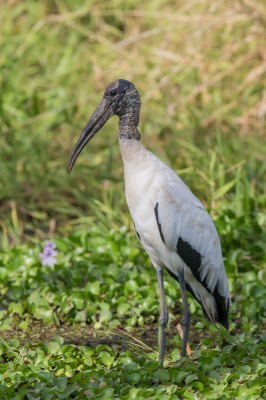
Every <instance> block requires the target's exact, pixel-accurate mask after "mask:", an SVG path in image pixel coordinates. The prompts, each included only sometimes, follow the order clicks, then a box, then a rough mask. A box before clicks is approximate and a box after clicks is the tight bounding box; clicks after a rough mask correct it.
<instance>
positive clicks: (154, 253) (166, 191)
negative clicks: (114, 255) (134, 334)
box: [119, 139, 230, 325]
mask: <svg viewBox="0 0 266 400" xmlns="http://www.w3.org/2000/svg"><path fill="white" fill-rule="evenodd" d="M119 144H120V150H121V155H122V158H123V162H124V176H125V192H126V201H127V204H128V207H129V210H130V213H131V216H132V219H133V222H134V225H135V229H136V232H137V235H138V237H139V240H140V242H141V244H142V245H143V247H144V249H145V250H146V252H147V253H148V255H149V256H150V258H151V261H152V263H153V265H154V267H155V268H162V269H165V270H167V271H168V272H169V273H170V274H171V275H172V276H174V277H175V278H176V277H177V274H178V270H180V269H183V270H184V276H185V281H186V284H187V288H188V290H189V291H191V293H192V294H193V295H194V297H195V298H196V299H197V300H198V301H199V303H200V304H201V305H202V308H203V311H204V313H205V315H206V316H207V318H208V319H209V320H210V321H213V322H221V323H223V322H222V319H223V318H222V317H221V318H220V320H221V321H220V320H219V318H218V317H217V315H218V314H219V313H221V310H220V311H219V310H218V308H219V304H218V303H219V302H220V303H221V301H222V303H223V305H222V306H223V307H225V309H227V312H228V307H229V304H230V292H229V287H228V282H227V277H226V272H225V268H224V264H223V259H222V252H221V245H220V240H219V237H218V233H217V231H216V228H215V226H214V223H213V221H212V219H211V217H210V215H209V214H208V212H207V211H206V210H205V208H204V206H203V205H202V204H201V202H200V201H199V200H198V199H197V198H196V197H195V196H194V195H193V193H192V192H191V191H190V190H189V188H188V187H187V186H186V185H185V184H184V182H183V181H182V180H181V179H180V178H179V177H178V176H177V175H176V173H175V172H174V171H173V170H171V169H170V168H169V167H168V166H167V165H165V164H164V163H163V162H162V161H160V160H159V159H158V158H157V157H155V156H154V155H153V154H152V153H150V152H149V151H148V150H147V149H145V147H143V146H142V145H141V143H140V142H139V141H138V140H134V139H120V140H119ZM179 238H180V240H181V242H179V243H181V244H182V243H183V244H185V245H187V244H188V245H189V246H190V247H191V249H192V250H191V251H192V252H193V250H195V251H196V252H197V253H196V252H194V253H195V254H199V255H200V258H201V261H200V267H199V268H198V269H197V271H195V269H194V270H193V271H192V269H191V265H190V266H188V265H187V264H186V262H184V259H185V260H186V259H187V258H186V257H187V256H186V255H185V257H183V259H182V258H181V257H180V256H179V254H178V252H177V243H178V240H179ZM196 278H197V279H196ZM176 279H177V278H176ZM215 293H216V296H215ZM217 296H218V297H219V299H218V297H217ZM217 299H218V300H217ZM217 301H218V303H217ZM220 306H221V305H220ZM224 325H226V323H225V324H224Z"/></svg>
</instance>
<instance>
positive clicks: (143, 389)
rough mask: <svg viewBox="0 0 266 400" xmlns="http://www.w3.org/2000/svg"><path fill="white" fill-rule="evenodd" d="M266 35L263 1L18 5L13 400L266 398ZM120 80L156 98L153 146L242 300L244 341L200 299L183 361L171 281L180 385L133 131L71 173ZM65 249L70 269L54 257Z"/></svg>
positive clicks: (5, 248) (13, 61)
mask: <svg viewBox="0 0 266 400" xmlns="http://www.w3.org/2000/svg"><path fill="white" fill-rule="evenodd" d="M265 21H266V6H265V3H264V2H262V1H260V0H252V1H251V0H241V1H236V2H234V3H232V2H231V1H229V0H224V1H223V2H212V1H210V0H206V1H205V2H203V1H201V0H193V1H192V2H183V1H177V2H174V1H172V0H170V1H168V2H162V1H148V2H140V1H134V2H132V1H127V2H122V1H121V0H113V1H110V2H94V1H93V0H91V1H85V2H80V1H75V2H74V1H71V0H55V1H52V0H51V1H50V0H49V1H48V0H43V1H39V2H36V1H33V0H27V1H25V2H20V1H16V0H13V1H9V2H2V3H1V4H0V26H1V31H0V46H1V47H0V49H1V50H0V66H1V76H0V126H1V132H0V204H1V208H0V292H1V299H0V330H1V338H0V341H1V344H0V380H1V385H0V398H2V399H10V400H11V399H12V400H13V399H14V400H18V399H19V400H24V399H25V400H33V399H43V400H53V399H65V398H73V399H86V398H89V397H92V398H93V397H95V398H98V399H101V398H102V399H109V398H110V399H112V398H118V399H133V398H135V399H137V400H138V399H144V398H147V399H162V400H170V399H176V398H184V399H189V400H190V399H211V398H214V399H218V398H219V399H220V400H223V399H227V398H228V399H243V398H245V399H248V400H259V399H266V358H265V351H266V333H265V330H266V325H265V321H266V300H265V298H266V240H265V238H266V217H265V208H266V207H265V204H266V180H265V176H266V162H265V159H266V144H265V114H266V95H265V93H266V65H265V46H266V39H265V38H266V28H265V26H266V24H265ZM116 78H125V79H128V80H130V81H132V82H133V83H134V84H135V85H136V86H137V88H138V89H139V91H140V94H141V98H142V111H141V120H140V131H141V133H142V142H143V144H144V145H145V146H146V147H147V148H148V149H149V150H151V151H152V152H153V153H154V154H156V155H157V156H158V157H159V158H161V159H162V160H163V161H164V162H166V163H167V164H168V165H169V166H171V168H173V169H174V170H175V171H176V172H177V173H179V175H180V176H181V178H182V179H183V180H184V181H185V183H186V184H187V185H188V186H189V187H190V188H191V190H192V191H193V192H194V194H195V195H197V197H199V199H200V200H201V201H202V202H203V204H204V205H205V206H206V207H207V209H208V211H209V212H210V214H211V215H212V217H213V219H214V221H215V224H216V227H217V229H218V232H219V235H220V238H221V243H222V250H223V255H224V262H225V267H226V271H227V274H228V279H229V285H230V289H231V292H232V308H231V312H230V335H231V336H229V335H228V334H227V333H226V332H224V331H220V330H219V329H218V328H216V327H215V326H213V325H210V324H209V323H208V322H207V321H206V320H205V319H204V318H203V316H202V312H201V310H200V308H199V306H198V304H197V302H196V301H195V300H194V299H193V298H192V297H191V296H190V295H189V302H190V306H191V312H192V316H193V319H192V327H191V332H190V339H189V343H190V346H191V349H192V351H193V353H192V355H191V358H188V359H180V358H179V354H180V345H181V340H180V337H179V335H178V332H177V329H176V325H177V324H178V323H180V321H181V313H182V303H181V296H180V291H179V286H178V284H177V283H176V282H175V281H173V280H172V279H171V278H170V277H169V276H168V277H167V276H165V279H166V296H167V304H168V307H169V310H170V322H169V328H168V339H167V346H168V347H167V356H166V358H165V364H164V367H165V368H164V369H162V368H161V367H159V365H158V363H157V361H156V360H157V354H156V351H157V350H158V349H157V338H156V334H157V333H156V327H157V323H158V316H159V302H158V293H157V285H156V276H155V273H154V270H153V268H152V267H151V264H150V261H149V259H148V257H147V255H146V254H145V253H144V251H143V249H142V248H141V246H140V245H139V243H138V241H137V238H136V237H135V233H134V230H133V226H132V222H131V219H130V216H129V212H128V209H127V206H126V203H125V197H124V193H123V191H124V188H123V185H124V184H123V168H122V161H121V158H120V154H119V148H118V143H117V121H115V118H113V119H112V120H110V121H109V122H108V124H106V126H105V127H104V128H103V129H102V130H101V132H99V133H98V134H97V135H96V136H95V138H94V139H93V140H92V141H91V142H90V143H89V145H88V147H87V148H86V149H85V150H84V151H83V152H82V154H81V156H80V157H79V159H78V161H77V163H76V165H75V168H74V169H73V172H72V173H71V176H68V175H67V173H66V164H67V160H68V157H69V154H70V152H71V150H72V148H73V146H74V144H75V142H76V140H77V138H78V137H79V135H80V133H81V131H82V129H83V127H84V126H85V124H86V123H87V121H88V119H89V117H90V116H91V114H92V112H93V111H94V108H95V106H96V105H97V104H98V102H99V100H100V98H101V96H102V93H103V90H104V88H105V87H106V86H107V85H108V84H109V83H110V82H111V81H112V80H114V79H116ZM47 238H49V239H50V240H52V241H53V242H54V243H56V245H57V248H58V251H59V255H58V257H57V260H58V263H57V264H56V265H55V266H54V267H53V268H49V267H44V266H41V263H40V259H39V257H38V253H39V252H40V251H41V244H42V243H43V241H44V240H45V239H47ZM118 329H119V330H118ZM103 331H104V333H103ZM128 335H130V336H128ZM53 338H54V339H53ZM112 341H113V342H114V343H113V344H112ZM106 342H108V346H109V347H108V346H107V345H106V344H105V343H106Z"/></svg>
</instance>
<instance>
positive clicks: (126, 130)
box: [118, 85, 141, 140]
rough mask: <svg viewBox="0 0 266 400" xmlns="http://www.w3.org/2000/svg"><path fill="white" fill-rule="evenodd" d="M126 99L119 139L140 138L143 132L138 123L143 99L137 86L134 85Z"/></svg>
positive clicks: (120, 120)
mask: <svg viewBox="0 0 266 400" xmlns="http://www.w3.org/2000/svg"><path fill="white" fill-rule="evenodd" d="M125 100H126V101H125V105H124V106H125V108H124V111H123V113H122V114H121V115H120V116H119V123H118V126H119V139H122V138H125V139H136V140H140V138H141V134H140V132H139V130H138V124H139V113H140V106H141V101H140V96H139V93H138V91H137V89H136V88H135V86H133V85H132V88H131V89H130V90H129V91H128V92H127V97H126V99H125Z"/></svg>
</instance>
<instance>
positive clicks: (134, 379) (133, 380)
mask: <svg viewBox="0 0 266 400" xmlns="http://www.w3.org/2000/svg"><path fill="white" fill-rule="evenodd" d="M140 378H141V376H140V373H138V372H132V373H130V374H127V376H126V381H127V382H128V383H130V384H131V385H136V384H137V383H138V382H139V381H140Z"/></svg>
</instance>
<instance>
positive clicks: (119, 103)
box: [67, 79, 230, 363]
mask: <svg viewBox="0 0 266 400" xmlns="http://www.w3.org/2000/svg"><path fill="white" fill-rule="evenodd" d="M140 106H141V101H140V96H139V93H138V91H137V89H136V88H135V86H134V85H133V84H132V83H131V82H129V81H126V80H124V79H117V80H116V81H114V82H112V83H111V84H110V85H109V86H108V87H107V89H106V91H105V93H104V96H103V98H102V100H101V101H100V103H99V105H98V107H97V108H96V110H95V111H94V113H93V115H92V117H91V119H90V120H89V122H88V124H87V125H86V127H85V129H84V130H83V132H82V134H81V136H80V138H79V140H78V141H77V143H76V145H75V147H74V149H73V151H72V153H71V155H70V157H69V161H68V166H67V171H68V173H70V172H71V169H72V167H73V165H74V163H75V161H76V159H77V157H78V155H79V154H80V152H81V151H82V149H83V148H84V146H85V145H86V144H87V143H88V142H89V141H90V140H91V139H92V138H93V136H94V135H95V134H96V132H98V131H99V130H100V129H101V128H102V126H103V125H104V124H105V123H106V121H107V120H108V119H109V118H111V117H112V116H113V115H118V116H119V146H120V151H121V155H122V158H123V163H124V176H125V193H126V201H127V204H128V207H129V210H130V213H131V216H132V219H133V223H134V227H135V230H136V234H137V236H138V239H139V241H140V242H141V244H142V245H143V247H144V249H145V250H146V252H147V253H148V255H149V256H150V259H151V261H152V264H153V266H154V268H155V270H156V274H157V281H158V289H159V298H160V318H159V325H160V335H159V362H160V363H163V358H164V348H165V329H166V327H167V322H168V312H167V307H166V301H165V294H164V286H163V270H166V271H167V272H168V273H169V274H170V275H171V276H172V277H173V278H174V279H176V280H177V281H178V282H179V284H180V289H181V296H182V302H183V317H182V324H183V339H182V348H181V356H182V357H184V356H185V355H186V345H187V340H188V332H189V327H190V321H191V313H190V310H189V304H188V300H187V293H186V291H189V292H190V293H191V294H192V295H193V296H194V297H195V299H196V300H197V301H198V302H199V304H200V305H201V307H202V310H203V313H204V315H205V317H206V318H207V319H208V320H209V321H211V322H214V323H216V322H218V323H220V324H221V325H223V326H224V327H225V328H226V329H228V309H229V305H230V292H229V287H228V282H227V277H226V272H225V268H224V264H223V258H222V252H221V244H220V240H219V237H218V234H217V231H216V228H215V226H214V223H213V221H212V219H211V217H210V215H209V214H208V212H207V211H206V210H205V208H204V206H203V205H202V204H201V202H200V201H199V200H198V199H197V198H196V197H195V196H194V195H193V193H192V192H191V191H190V190H189V189H188V187H187V186H186V185H185V184H184V182H183V181H182V180H181V179H180V178H179V177H178V176H177V175H176V173H175V172H174V171H172V170H171V169H170V168H169V167H168V166H167V165H165V164H164V163H163V162H162V161H160V160H159V159H158V158H156V157H155V156H154V155H153V154H152V153H150V152H149V151H148V150H146V148H145V147H143V146H142V145H141V143H140V138H141V135H140V132H139V130H138V123H139V114H140Z"/></svg>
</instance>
